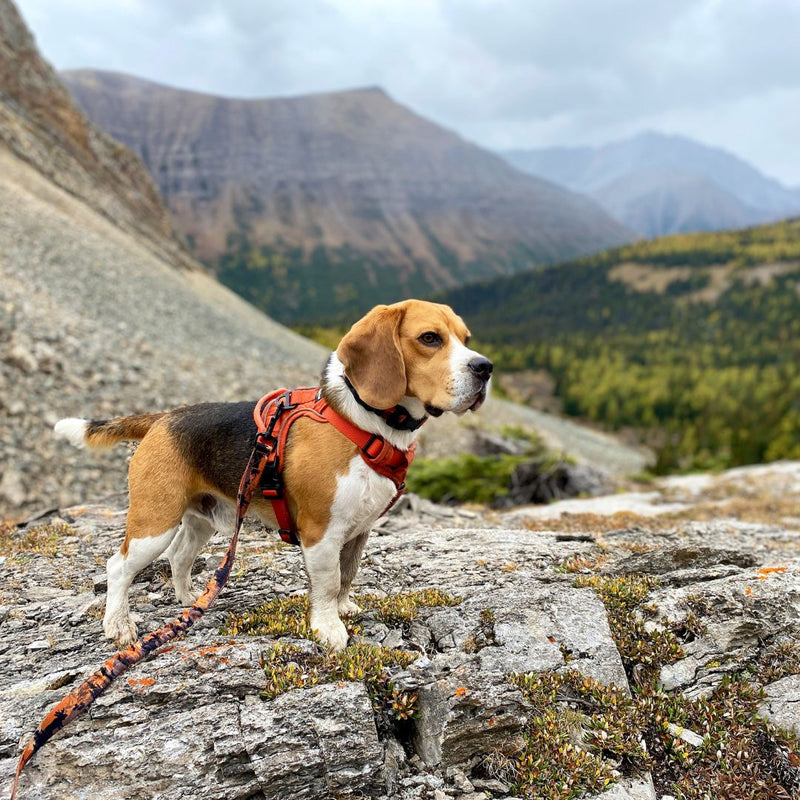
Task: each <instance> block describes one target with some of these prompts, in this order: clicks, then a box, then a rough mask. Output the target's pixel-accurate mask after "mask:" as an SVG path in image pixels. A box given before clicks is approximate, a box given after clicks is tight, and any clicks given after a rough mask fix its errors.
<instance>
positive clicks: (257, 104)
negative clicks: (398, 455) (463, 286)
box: [64, 72, 631, 320]
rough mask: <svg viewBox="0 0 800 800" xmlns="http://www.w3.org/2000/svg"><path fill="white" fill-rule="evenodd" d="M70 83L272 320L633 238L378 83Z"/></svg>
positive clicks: (350, 306)
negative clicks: (250, 89) (191, 88)
mask: <svg viewBox="0 0 800 800" xmlns="http://www.w3.org/2000/svg"><path fill="white" fill-rule="evenodd" d="M64 80H65V82H66V83H67V84H68V85H69V87H70V89H71V90H72V92H73V94H74V96H75V97H76V99H77V100H78V102H79V103H80V104H81V106H82V107H83V108H84V109H85V110H86V111H87V113H89V114H90V115H91V117H92V118H93V119H94V120H95V121H96V122H97V123H98V124H100V125H101V126H102V127H103V128H105V129H106V130H107V131H108V132H110V133H111V134H112V135H113V136H115V137H117V138H119V139H121V140H122V141H124V142H126V143H127V144H128V145H129V146H131V147H132V148H134V149H135V150H136V151H137V152H138V153H140V154H141V156H142V158H143V160H144V162H145V164H146V165H147V167H148V169H149V170H150V173H151V174H152V175H153V177H154V178H155V179H156V181H157V182H158V186H159V189H160V190H161V193H162V195H163V196H164V197H165V198H166V199H167V202H168V204H169V207H170V209H171V211H172V218H173V219H174V220H175V223H176V225H177V226H178V227H179V229H181V230H182V231H183V232H184V233H185V234H186V235H187V236H188V237H189V238H190V240H191V241H192V242H193V244H194V247H195V252H196V253H197V254H198V255H199V256H200V257H201V258H203V259H204V260H205V261H206V262H207V263H208V264H209V265H211V266H212V267H213V268H216V269H217V270H219V272H220V275H221V276H222V277H223V278H224V279H225V280H227V281H228V283H229V285H231V286H233V287H234V288H237V289H238V290H240V291H242V292H244V293H245V295H246V296H247V297H249V298H250V299H252V300H253V301H254V302H255V303H257V304H260V305H261V306H262V307H264V308H266V309H267V310H268V311H269V312H270V313H272V314H274V315H276V316H278V318H279V319H283V320H297V319H302V318H303V317H305V318H306V319H313V318H314V317H316V318H320V317H321V316H322V315H328V316H335V315H338V314H340V313H347V314H348V315H352V313H355V312H359V311H361V310H363V309H364V307H365V306H368V305H371V304H374V303H377V302H386V301H387V300H391V299H401V298H403V297H407V296H411V295H415V294H416V295H419V294H425V293H429V292H430V291H432V290H438V289H441V288H444V287H447V286H452V285H455V284H457V283H460V282H463V281H465V280H470V279H475V278H479V277H488V276H491V275H497V274H502V273H507V272H512V271H515V270H518V269H521V268H524V267H528V266H534V265H536V264H539V263H544V262H548V261H552V260H557V259H560V258H563V257H566V256H568V255H577V254H579V253H585V252H587V251H593V250H597V249H602V248H603V247H606V246H609V245H612V244H618V243H621V242H623V241H626V240H629V239H630V238H631V235H630V233H629V232H628V231H626V230H624V229H623V228H622V227H621V226H619V225H618V224H616V223H615V222H613V221H612V220H611V219H610V218H609V217H608V216H607V215H606V214H605V213H603V212H602V211H601V210H600V209H599V207H598V206H596V205H595V204H594V203H592V202H590V201H588V200H586V199H585V198H582V197H579V196H577V195H575V194H573V193H571V192H568V191H566V190H564V189H560V188H558V187H555V186H553V185H552V184H549V183H546V182H544V181H539V180H536V179H534V178H531V177H529V176H526V175H523V174H521V173H519V172H517V171H516V170H513V169H512V168H511V167H509V166H508V165H507V164H506V163H505V162H503V161H502V160H501V159H500V158H498V157H497V156H495V155H494V154H492V153H489V152H487V151H484V150H482V149H481V148H479V147H477V146H475V145H473V144H470V143H468V142H465V141H464V140H463V139H461V138H460V137H459V136H457V135H456V134H454V133H451V132H450V131H448V130H446V129H444V128H442V127H440V126H439V125H436V124H435V123H433V122H431V121H430V120H427V119H425V118H424V117H421V116H419V115H418V114H415V113H414V112H413V111H411V110H410V109H408V108H406V107H405V106H403V105H401V104H400V103H397V102H396V101H395V100H393V99H392V98H391V97H390V96H389V95H388V94H387V93H386V92H385V91H384V90H383V89H382V88H380V87H378V86H366V87H361V88H357V89H349V90H343V91H338V92H323V93H318V94H313V95H305V96H301V97H277V98H268V99H252V100H237V99H230V98H224V97H214V96H212V95H200V94H198V93H195V92H188V91H183V90H180V89H168V88H165V87H160V86H158V85H156V84H153V83H150V82H145V81H141V80H139V79H137V78H130V77H127V76H120V75H118V74H114V75H111V76H108V75H106V74H104V73H97V72H94V73H86V72H80V73H75V72H71V73H65V74H64ZM254 265H258V266H254Z"/></svg>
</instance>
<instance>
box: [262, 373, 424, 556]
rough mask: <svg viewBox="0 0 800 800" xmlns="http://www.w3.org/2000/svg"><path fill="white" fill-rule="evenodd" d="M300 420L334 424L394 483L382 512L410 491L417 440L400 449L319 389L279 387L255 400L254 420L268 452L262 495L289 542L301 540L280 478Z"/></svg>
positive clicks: (367, 459)
mask: <svg viewBox="0 0 800 800" xmlns="http://www.w3.org/2000/svg"><path fill="white" fill-rule="evenodd" d="M300 418H307V419H311V420H313V421H315V422H327V423H330V424H331V425H333V427H334V428H336V430H338V431H339V432H340V433H341V434H342V435H343V436H346V437H347V438H348V439H349V440H350V441H351V442H353V443H354V444H355V445H356V446H357V447H358V450H359V454H360V455H361V457H362V458H363V459H364V461H365V462H366V463H367V464H369V466H370V467H371V468H372V469H373V470H375V471H376V472H378V473H379V474H381V475H383V476H384V477H386V478H389V479H390V480H391V481H392V482H393V483H394V484H395V487H396V489H397V491H396V493H395V496H394V498H393V499H392V501H391V502H390V503H389V505H388V506H387V508H386V510H385V511H384V512H383V514H385V513H386V512H387V511H388V510H389V509H390V508H391V507H392V506H393V505H394V504H395V503H396V502H397V500H398V499H399V497H400V495H402V493H403V492H404V491H405V476H406V472H407V470H408V467H409V464H410V463H411V461H412V460H413V458H414V452H415V446H414V444H412V445H411V447H410V448H409V449H408V450H401V449H400V448H398V447H395V446H394V445H393V444H391V442H388V441H386V439H384V438H383V437H382V436H380V435H378V434H375V433H369V432H368V431H364V430H362V429H361V428H359V427H357V426H356V425H354V424H353V423H352V422H350V420H348V419H345V418H344V417H343V416H341V415H340V414H339V413H337V412H336V411H335V410H334V409H333V408H332V407H331V406H330V405H329V404H328V402H327V400H325V398H324V397H322V394H321V391H320V389H319V388H317V387H313V388H305V389H295V390H294V391H289V390H287V389H278V390H277V391H274V392H270V394H268V395H265V396H264V397H262V398H261V399H260V400H259V401H258V402H257V403H256V405H255V408H254V409H253V420H254V421H255V423H256V428H257V429H258V434H257V436H256V447H259V448H261V449H263V452H264V453H265V454H266V462H265V464H264V474H263V476H262V478H261V493H262V495H263V497H264V498H265V499H267V500H269V501H270V502H271V504H272V509H273V512H274V513H275V518H276V520H277V523H278V533H279V535H280V537H281V539H283V541H284V542H287V543H289V544H295V545H299V544H300V540H299V538H298V535H297V528H296V526H295V524H294V521H293V520H292V515H291V512H290V511H289V504H288V503H287V501H286V498H285V496H284V493H283V481H282V478H281V473H282V470H283V464H284V453H285V450H286V443H287V441H288V437H289V431H290V430H291V427H292V425H293V424H294V423H295V422H296V421H297V420H298V419H300Z"/></svg>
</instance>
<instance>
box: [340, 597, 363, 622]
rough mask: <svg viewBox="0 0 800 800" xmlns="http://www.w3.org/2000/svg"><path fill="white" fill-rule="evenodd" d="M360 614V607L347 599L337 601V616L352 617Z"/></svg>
mask: <svg viewBox="0 0 800 800" xmlns="http://www.w3.org/2000/svg"><path fill="white" fill-rule="evenodd" d="M360 613H361V606H359V605H357V604H356V603H354V602H353V601H352V600H351V599H350V598H349V597H346V598H345V599H344V600H340V601H339V616H340V617H354V616H355V615H356V614H360Z"/></svg>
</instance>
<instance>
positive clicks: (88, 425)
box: [53, 413, 164, 448]
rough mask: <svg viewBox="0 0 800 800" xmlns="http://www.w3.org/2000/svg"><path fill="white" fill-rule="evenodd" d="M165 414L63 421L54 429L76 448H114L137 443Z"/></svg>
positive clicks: (59, 436)
mask: <svg viewBox="0 0 800 800" xmlns="http://www.w3.org/2000/svg"><path fill="white" fill-rule="evenodd" d="M163 416H164V414H163V413H161V414H137V415H135V416H132V417H118V418H117V419H109V420H88V419H76V418H75V417H70V418H69V419H62V420H59V421H58V422H56V424H55V427H54V428H53V430H54V432H55V434H56V437H57V438H59V439H66V440H67V441H68V442H71V443H72V444H74V445H75V447H92V448H103V447H113V446H114V445H115V444H117V443H118V442H126V441H135V442H138V441H139V440H140V439H142V438H144V435H145V434H146V433H147V431H149V430H150V428H152V427H153V424H154V423H155V422H157V421H158V420H159V419H161V417H163Z"/></svg>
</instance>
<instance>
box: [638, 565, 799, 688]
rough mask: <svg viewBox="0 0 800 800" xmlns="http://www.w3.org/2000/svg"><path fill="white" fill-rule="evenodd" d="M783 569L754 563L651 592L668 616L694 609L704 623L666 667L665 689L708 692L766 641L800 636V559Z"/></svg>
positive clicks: (679, 615) (663, 675)
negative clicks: (719, 575)
mask: <svg viewBox="0 0 800 800" xmlns="http://www.w3.org/2000/svg"><path fill="white" fill-rule="evenodd" d="M767 569H770V568H769V567H767ZM780 569H782V570H783V569H785V570H786V572H764V571H762V570H761V569H760V568H750V569H746V570H740V571H739V572H738V573H737V574H736V575H734V576H731V577H726V578H721V579H717V580H709V581H705V582H702V583H698V584H691V585H688V586H682V587H670V588H664V589H660V590H657V591H655V592H653V593H652V594H651V595H650V600H651V601H652V602H653V603H655V605H656V606H657V607H658V609H659V612H660V613H661V614H662V615H663V616H664V617H665V618H666V619H667V620H672V621H676V622H677V621H680V620H682V619H684V618H685V617H686V615H687V614H688V613H690V612H693V613H696V615H697V616H698V618H699V620H700V622H701V623H702V624H703V625H704V626H705V630H704V632H702V633H701V634H700V635H699V636H697V637H696V638H695V639H694V640H693V641H690V642H687V643H686V644H684V645H683V651H684V654H685V655H684V658H683V659H681V660H680V661H678V662H676V663H675V664H671V665H668V666H665V667H663V668H662V670H661V683H662V685H663V686H664V688H665V689H668V690H671V689H682V690H683V691H684V692H685V693H687V694H688V695H691V696H694V695H698V694H704V693H707V692H708V691H710V690H712V689H713V688H714V687H715V686H716V685H717V684H718V683H719V682H720V681H721V680H722V677H723V676H724V675H725V674H726V673H730V672H734V671H737V670H740V669H741V668H742V667H743V666H744V665H745V664H747V663H748V662H749V661H750V660H751V659H752V658H753V656H754V655H755V654H756V653H757V652H758V651H759V649H760V648H761V647H762V646H763V643H764V642H770V641H774V640H776V639H778V638H788V639H790V640H794V641H797V640H798V638H800V637H798V624H799V623H800V561H799V560H797V559H795V560H794V561H789V562H786V561H784V562H782V566H781V567H780Z"/></svg>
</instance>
